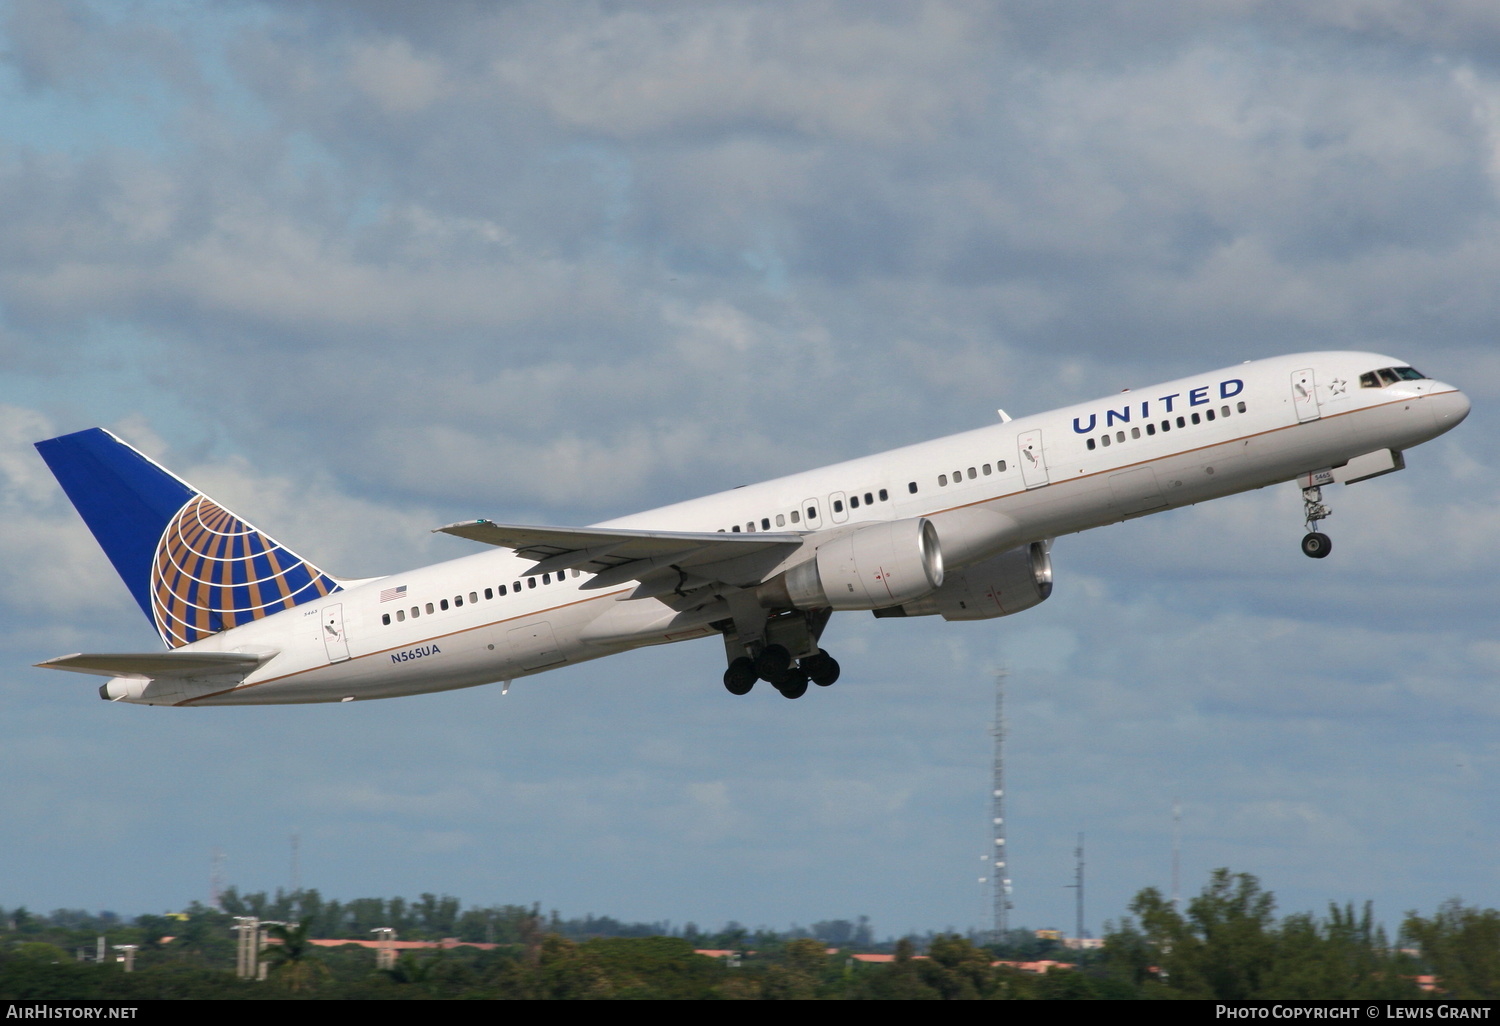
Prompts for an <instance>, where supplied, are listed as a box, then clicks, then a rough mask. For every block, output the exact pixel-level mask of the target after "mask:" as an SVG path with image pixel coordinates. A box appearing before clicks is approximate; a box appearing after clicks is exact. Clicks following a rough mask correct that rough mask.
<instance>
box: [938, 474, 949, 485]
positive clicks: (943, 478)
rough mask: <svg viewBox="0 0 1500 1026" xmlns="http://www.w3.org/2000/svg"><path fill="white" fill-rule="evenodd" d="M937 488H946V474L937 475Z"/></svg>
mask: <svg viewBox="0 0 1500 1026" xmlns="http://www.w3.org/2000/svg"><path fill="white" fill-rule="evenodd" d="M938 487H939V488H946V487H948V475H947V474H939V475H938Z"/></svg>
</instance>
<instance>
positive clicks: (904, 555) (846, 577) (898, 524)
mask: <svg viewBox="0 0 1500 1026" xmlns="http://www.w3.org/2000/svg"><path fill="white" fill-rule="evenodd" d="M942 586H943V553H942V549H941V548H940V547H939V545H938V536H937V530H936V529H935V528H934V527H933V526H932V522H931V521H929V520H927V519H926V518H925V517H914V518H912V519H909V520H897V521H895V522H893V523H886V524H870V525H869V526H868V527H861V528H860V529H859V530H857V531H851V532H849V533H848V534H846V535H843V536H841V537H839V538H835V539H833V540H832V541H828V542H824V543H823V544H822V545H819V546H818V551H817V555H816V556H814V557H813V558H812V559H809V560H808V561H807V562H805V563H799V564H798V565H797V566H794V567H792V568H791V569H790V570H788V571H786V572H785V573H782V574H778V575H777V576H775V577H773V578H772V579H771V580H769V581H767V582H766V583H765V584H762V585H761V586H760V587H759V588H758V589H757V590H756V594H757V595H758V596H759V598H760V603H761V605H763V606H766V607H767V608H772V609H777V608H780V609H786V608H792V609H825V608H833V609H879V608H881V607H884V606H893V605H900V604H902V603H904V602H911V601H913V600H915V599H920V598H921V597H922V596H924V595H930V594H932V593H933V592H934V591H936V590H937V589H938V588H941V587H942Z"/></svg>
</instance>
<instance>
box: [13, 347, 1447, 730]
mask: <svg viewBox="0 0 1500 1026" xmlns="http://www.w3.org/2000/svg"><path fill="white" fill-rule="evenodd" d="M1468 412H1469V400H1468V398H1467V397H1465V396H1464V394H1463V393H1462V392H1460V391H1459V390H1458V389H1456V388H1454V387H1453V386H1451V385H1445V384H1442V383H1441V382H1438V381H1433V380H1432V379H1430V378H1428V377H1426V376H1425V375H1423V374H1422V373H1420V372H1419V371H1417V370H1415V369H1413V368H1412V367H1410V366H1408V365H1407V364H1406V363H1405V362H1403V361H1401V360H1396V359H1393V358H1391V357H1388V356H1378V355H1375V354H1373V353H1356V352H1326V353H1302V354H1300V355H1296V356H1284V357H1279V358H1275V359H1267V360H1256V361H1252V362H1247V363H1244V364H1241V365H1239V366H1236V367H1230V368H1226V369H1224V370H1216V371H1210V372H1208V373H1206V374H1199V375H1195V376H1193V377H1189V378H1183V379H1180V380H1178V381H1170V382H1167V383H1166V384H1164V385H1155V386H1153V387H1150V388H1141V389H1130V390H1127V391H1125V392H1122V393H1119V394H1117V395H1114V396H1111V397H1109V398H1106V399H1100V400H1098V401H1096V402H1089V403H1083V404H1081V405H1078V406H1070V407H1067V408H1065V409H1061V410H1054V411H1053V412H1050V413H1040V414H1036V415H1035V416H1028V417H1022V418H1018V419H1012V418H1010V417H1007V416H1006V415H1005V414H1004V412H1001V414H1000V422H999V423H996V424H991V425H989V426H988V427H981V428H977V429H975V430H972V431H966V432H964V433H962V434H957V435H950V436H948V437H946V438H939V439H937V440H935V441H931V442H923V443H921V444H919V445H910V446H906V447H905V448H901V449H894V450H892V451H890V452H883V453H879V454H878V455H874V456H866V457H863V458H861V459H855V460H850V461H848V462H846V463H838V464H834V465H833V466H829V467H822V468H819V469H817V470H808V471H804V472H802V473H798V474H792V475H790V476H788V477H781V478H777V479H776V480H774V481H767V482H764V483H763V484H757V485H749V486H746V487H742V488H736V489H734V490H733V491H728V492H721V493H719V494H718V495H710V496H706V497H704V498H701V499H694V500H692V501H689V502H681V503H677V504H676V505H672V506H663V507H661V508H660V509H653V510H649V511H647V512H645V513H637V514H635V515H633V516H628V517H623V518H621V519H618V520H611V521H608V522H606V523H602V524H597V525H595V526H593V527H528V526H523V525H518V524H501V523H495V522H493V521H490V520H467V521H462V522H460V523H456V524H449V525H448V526H446V527H440V528H438V529H437V530H439V531H444V532H446V533H448V534H452V535H457V536H458V537H460V538H466V539H468V540H469V541H472V542H474V543H475V544H476V545H477V546H480V547H481V551H478V552H476V553H474V554H473V555H469V556H465V557H463V558H460V559H454V560H449V561H447V562H444V563H437V564H435V565H433V566H425V567H421V568H418V569H415V570H408V571H404V572H401V573H396V574H392V575H390V576H388V577H378V578H371V579H367V580H348V579H345V578H341V577H336V576H334V575H332V574H330V573H327V572H325V571H324V570H322V569H320V568H319V567H317V566H315V565H314V564H312V563H310V562H308V561H307V560H306V559H303V558H302V557H301V556H299V555H297V554H296V553H294V552H293V551H292V550H291V549H288V548H287V547H286V546H284V545H282V544H280V543H279V542H277V541H275V540H273V539H272V538H271V537H270V536H268V535H266V534H265V533H263V532H262V531H260V530H258V529H257V528H255V527H253V526H251V525H250V524H249V523H247V522H245V521H244V520H242V519H241V518H240V517H238V516H236V515H235V514H234V513H232V512H230V511H229V510H228V509H225V508H224V507H223V506H221V505H220V504H219V503H217V502H215V501H214V500H213V499H211V498H209V497H208V496H206V495H204V494H203V493H202V492H199V491H198V490H197V489H195V488H193V487H192V486H191V485H189V484H187V483H186V482H185V481H183V480H181V479H180V478H178V477H176V476H175V475H173V474H172V473H171V472H170V471H167V470H165V469H163V468H162V467H160V466H158V465H157V464H156V463H154V462H152V461H151V460H150V459H148V458H146V457H145V456H143V455H142V454H141V453H139V452H138V451H136V450H135V449H133V448H131V447H130V446H129V445H127V444H126V443H125V442H123V441H121V440H120V439H118V438H116V437H115V436H114V435H112V434H110V433H109V432H107V431H103V430H101V429H99V428H91V429H89V430H86V431H79V432H77V433H75V434H70V435H63V436H61V437H59V438H52V439H48V440H47V441H44V442H38V443H37V448H38V450H40V452H41V455H42V458H43V459H45V460H46V461H47V465H48V466H49V467H50V468H51V469H52V472H53V474H54V475H55V476H56V477H57V480H58V482H59V483H60V484H61V485H62V487H63V490H64V491H65V492H67V494H68V497H69V498H70V499H71V500H72V501H73V505H74V506H75V507H76V508H77V510H78V512H79V514H80V515H81V516H82V517H83V520H84V522H85V523H86V524H87V525H88V527H89V529H90V530H91V531H92V532H93V533H94V537H95V538H96V539H97V540H98V542H99V544H100V545H101V546H102V547H103V549H104V551H105V554H106V555H107V556H108V557H109V559H110V561H111V562H112V563H113V564H114V567H115V569H116V570H117V571H118V572H119V574H120V576H121V577H122V578H123V579H124V581H125V584H126V586H127V587H128V588H129V589H130V593H131V594H132V595H133V596H134V597H135V600H136V602H137V603H138V604H139V605H140V607H141V610H142V612H144V613H145V614H146V617H147V619H149V620H150V621H151V625H152V627H154V628H155V630H156V632H157V634H158V635H159V636H160V638H161V640H162V642H163V643H164V644H165V646H166V647H165V650H164V651H158V652H150V653H95V654H82V653H80V654H76V655H68V656H61V657H59V658H56V659H49V660H47V661H46V662H44V663H40V664H39V665H40V666H44V667H48V668H52V669H59V670H74V671H79V672H82V673H90V674H97V675H100V676H104V677H107V678H109V679H108V680H107V681H106V682H105V683H104V684H103V685H102V686H101V687H100V688H99V693H100V695H101V696H102V697H103V698H105V699H108V700H110V701H116V702H133V703H138V704H144V705H262V704H283V703H300V702H349V701H355V700H359V699H367V698H390V697H394V696H396V695H414V694H421V693H425V692H429V691H444V690H448V689H452V688H464V687H472V686H474V685H477V684H488V683H493V682H496V681H504V682H505V683H506V685H507V686H508V685H509V683H510V681H512V680H514V679H515V678H518V677H524V676H528V675H532V674H537V673H541V672H542V671H544V670H550V669H553V668H556V667H559V666H564V665H567V664H570V663H579V662H583V661H585V660H588V659H595V658H598V657H599V656H605V655H611V654H613V653H616V652H623V651H626V650H628V649H633V648H640V647H642V646H646V645H660V644H665V643H666V642H671V641H685V640H688V639H692V638H703V637H713V636H717V637H718V638H719V639H720V640H721V641H722V643H723V645H724V652H725V657H726V663H727V668H726V669H725V671H724V686H725V687H726V688H727V689H728V690H729V691H730V692H731V693H732V694H735V695H743V694H745V693H747V692H749V691H750V690H751V689H752V688H753V687H754V685H755V684H756V682H757V681H766V682H767V683H768V684H770V685H771V686H772V687H774V688H775V689H776V690H777V691H779V692H780V693H781V694H782V695H784V696H786V697H787V698H800V697H801V696H802V695H804V694H805V693H806V692H807V690H808V685H809V683H811V684H815V685H821V686H827V685H830V684H833V683H834V682H835V681H836V680H837V679H838V676H839V664H838V662H837V661H836V660H835V659H834V658H833V656H831V655H829V654H828V653H827V652H825V651H824V650H823V649H822V648H820V647H819V640H820V638H821V637H822V635H823V631H824V628H825V627H826V626H827V625H828V621H829V619H830V617H832V616H833V614H834V613H835V612H843V611H851V610H863V611H866V612H871V613H874V615H875V616H877V617H892V616H941V617H943V619H945V620H988V619H992V618H994V617H1000V616H1009V615H1010V614H1012V613H1019V612H1021V611H1023V610H1025V609H1029V608H1030V607H1032V606H1034V605H1036V604H1038V603H1039V602H1042V601H1044V600H1045V599H1046V598H1047V596H1048V595H1050V594H1051V592H1052V558H1051V550H1052V543H1053V539H1055V538H1057V537H1059V536H1061V535H1066V534H1072V533H1074V532H1077V531H1085V530H1088V529H1090V528H1094V527H1102V526H1104V525H1106V524H1110V523H1114V522H1116V521H1121V520H1128V519H1130V518H1132V517H1141V516H1146V515H1147V514H1151V513H1158V512H1161V511H1163V510H1168V509H1172V508H1174V507H1178V506H1186V505H1188V504H1190V503H1197V502H1203V501H1205V500H1207V499H1217V498H1220V497H1222V496H1226V495H1233V494H1234V493H1236V492H1243V491H1247V490H1249V489H1252V488H1261V487H1264V486H1266V485H1271V484H1277V483H1280V482H1290V481H1295V482H1296V483H1297V485H1298V487H1300V488H1301V490H1302V498H1303V520H1304V531H1305V534H1304V535H1303V537H1302V551H1303V552H1305V553H1306V554H1307V555H1309V556H1312V557H1314V558H1318V559H1321V558H1323V557H1325V556H1327V555H1328V554H1329V552H1330V551H1331V542H1330V540H1329V537H1328V535H1327V534H1326V533H1324V532H1323V531H1322V530H1321V529H1320V528H1321V526H1322V522H1323V520H1324V519H1325V518H1327V517H1328V515H1329V512H1330V510H1329V507H1328V505H1327V502H1328V497H1329V496H1328V492H1327V491H1326V490H1325V489H1328V488H1329V486H1331V485H1334V484H1337V483H1343V484H1353V483H1355V482H1357V481H1364V480H1367V479H1369V478H1373V477H1378V476H1379V475H1381V474H1388V473H1391V472H1392V471H1396V470H1400V469H1402V468H1403V467H1404V466H1405V465H1406V463H1405V455H1404V454H1405V451H1406V450H1407V449H1409V448H1411V447H1412V446H1414V445H1418V444H1420V443H1422V442H1425V441H1427V440H1428V439H1431V438H1435V437H1437V436H1438V435H1440V434H1442V433H1443V432H1445V431H1448V430H1450V429H1451V428H1453V427H1454V426H1455V425H1457V424H1458V423H1459V422H1460V421H1462V420H1463V419H1464V417H1466V416H1467V415H1468Z"/></svg>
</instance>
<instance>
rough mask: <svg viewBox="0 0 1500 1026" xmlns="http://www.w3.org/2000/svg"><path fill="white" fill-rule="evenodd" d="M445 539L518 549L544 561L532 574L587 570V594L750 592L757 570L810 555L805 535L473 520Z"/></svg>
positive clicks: (451, 530)
mask: <svg viewBox="0 0 1500 1026" xmlns="http://www.w3.org/2000/svg"><path fill="white" fill-rule="evenodd" d="M437 532H442V533H443V534H452V535H457V536H458V537H460V538H467V539H469V540H470V541H477V542H483V543H484V544H486V545H495V546H498V547H500V548H503V549H511V550H513V551H514V552H515V553H516V555H518V556H521V557H523V558H526V559H534V560H536V561H537V563H536V565H535V566H533V567H532V568H531V569H529V570H527V571H526V573H527V574H544V573H556V572H558V571H563V570H585V571H587V572H589V573H591V574H595V575H597V576H595V577H594V578H593V579H592V580H590V581H588V582H586V583H584V585H583V588H584V590H591V589H595V588H608V587H613V586H614V585H617V584H623V583H625V582H626V581H640V582H642V584H645V583H646V579H647V578H648V577H649V578H653V579H666V578H668V577H670V578H673V579H675V580H676V581H677V585H676V587H679V588H680V587H681V586H682V585H684V584H686V585H688V586H690V587H696V586H702V585H705V584H711V583H714V582H720V581H722V582H723V583H726V584H733V585H736V586H739V587H743V586H745V585H747V584H750V583H759V580H760V577H761V572H760V571H759V570H758V569H757V568H760V567H763V566H766V567H768V566H771V565H774V564H776V563H779V562H780V561H781V560H782V559H784V558H785V557H786V556H788V555H790V554H791V553H793V552H795V551H796V550H797V549H799V548H801V547H802V535H800V534H782V533H774V532H765V533H757V534H732V533H725V532H718V531H716V532H714V533H712V534H704V533H698V532H687V531H629V530H625V531H622V530H614V529H610V528H599V527H524V526H520V525H516V524H497V523H495V522H494V521H491V520H465V521H463V522H461V523H457V524H449V525H448V526H446V527H439V528H437V529H436V531H435V532H434V533H437ZM747 557H750V558H747Z"/></svg>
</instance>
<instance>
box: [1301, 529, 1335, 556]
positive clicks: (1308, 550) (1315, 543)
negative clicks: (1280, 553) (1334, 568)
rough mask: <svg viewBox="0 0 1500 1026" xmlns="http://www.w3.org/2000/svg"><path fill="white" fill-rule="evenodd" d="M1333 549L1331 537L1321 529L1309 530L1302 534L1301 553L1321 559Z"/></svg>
mask: <svg viewBox="0 0 1500 1026" xmlns="http://www.w3.org/2000/svg"><path fill="white" fill-rule="evenodd" d="M1332 551H1333V539H1332V538H1330V537H1328V535H1326V534H1324V533H1323V532H1322V531H1309V532H1308V533H1307V534H1305V535H1303V536H1302V554H1303V555H1304V556H1310V557H1312V558H1313V559H1322V558H1323V557H1325V556H1327V555H1328V554H1329V553H1330V552H1332Z"/></svg>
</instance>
